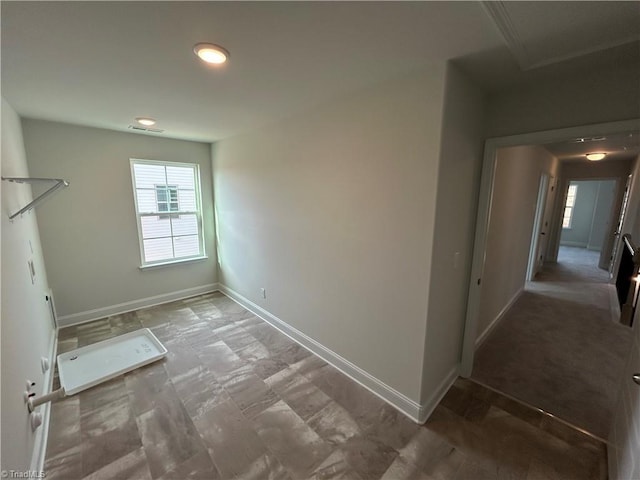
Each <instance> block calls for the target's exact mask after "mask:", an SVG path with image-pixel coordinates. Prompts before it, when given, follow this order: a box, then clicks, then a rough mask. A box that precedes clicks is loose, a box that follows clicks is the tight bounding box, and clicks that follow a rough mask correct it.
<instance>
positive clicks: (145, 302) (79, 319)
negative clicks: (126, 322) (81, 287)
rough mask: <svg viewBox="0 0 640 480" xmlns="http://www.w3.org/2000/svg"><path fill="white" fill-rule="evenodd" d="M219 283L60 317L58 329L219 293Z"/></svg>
mask: <svg viewBox="0 0 640 480" xmlns="http://www.w3.org/2000/svg"><path fill="white" fill-rule="evenodd" d="M218 290H219V288H218V284H217V283H210V284H207V285H200V286H198V287H191V288H185V289H183V290H176V291H175V292H169V293H164V294H161V295H154V296H152V297H146V298H140V299H138V300H132V301H130V302H125V303H118V304H116V305H109V306H106V307H101V308H96V309H93V310H87V311H84V312H78V313H73V314H71V315H63V316H61V317H58V327H59V328H65V327H71V326H73V325H80V324H82V323H87V322H91V321H93V320H98V319H100V318H104V317H109V316H112V315H120V314H121V313H127V312H131V311H133V310H139V309H141V308H148V307H153V306H156V305H162V304H164V303H169V302H174V301H176V300H182V299H185V298H189V297H193V296H195V295H203V294H205V293H212V292H216V291H218Z"/></svg>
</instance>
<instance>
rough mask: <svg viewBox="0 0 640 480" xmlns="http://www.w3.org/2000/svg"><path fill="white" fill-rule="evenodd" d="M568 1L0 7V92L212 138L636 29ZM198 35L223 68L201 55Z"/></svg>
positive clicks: (629, 20)
mask: <svg viewBox="0 0 640 480" xmlns="http://www.w3.org/2000/svg"><path fill="white" fill-rule="evenodd" d="M569 3H571V5H570V6H568V5H566V3H565V2H490V4H489V6H487V5H483V4H482V3H480V2H348V3H347V2H7V1H3V2H2V3H1V8H2V11H1V13H2V18H1V21H2V57H1V61H2V65H1V66H2V95H3V96H4V97H5V98H6V99H7V100H8V101H9V103H10V104H11V105H12V106H13V107H14V108H15V109H16V110H17V112H18V113H19V114H20V115H22V116H24V117H30V118H42V119H49V120H56V121H62V122H68V123H74V124H82V125H89V126H96V127H103V128H111V129H117V130H126V129H127V126H128V125H129V124H130V123H132V122H133V119H134V118H135V117H137V116H151V117H154V118H156V119H157V120H158V124H157V127H158V128H160V129H163V130H164V133H163V134H162V135H163V136H167V137H173V138H184V139H189V140H200V141H207V142H211V141H215V140H218V139H221V138H224V137H227V136H230V135H234V134H237V133H240V132H242V131H245V130H248V129H253V128H257V127H259V126H261V125H264V124H266V123H269V122H271V121H274V120H275V119H279V118H282V117H284V116H287V115H291V114H292V113H294V112H296V111H301V110H304V109H308V108H312V107H313V106H314V105H317V104H319V103H322V102H325V101H327V100H329V99H332V98H336V97H339V96H341V95H345V94H348V93H349V92H352V91H355V90H358V89H361V88H364V87H366V86H367V85H370V84H374V83H376V82H379V81H382V80H384V79H387V78H391V77H394V76H401V75H404V74H407V73H408V72H411V71H413V70H416V69H421V68H428V67H429V65H430V64H433V63H434V62H441V61H444V60H447V59H453V58H464V57H467V58H476V59H477V58H483V57H482V55H483V54H485V53H486V54H487V55H488V56H487V57H486V61H483V62H481V64H478V65H476V67H477V68H476V70H477V71H478V72H481V71H482V70H483V69H484V70H485V72H486V70H487V66H490V69H491V72H492V75H494V77H496V76H497V75H499V74H500V73H501V72H504V73H505V77H509V76H508V75H506V74H507V73H509V72H511V74H513V72H514V71H517V73H518V74H519V75H520V77H519V78H522V75H525V76H526V75H528V72H525V73H524V74H523V73H522V72H521V71H520V70H521V69H518V67H517V65H518V63H517V62H516V60H518V61H519V62H520V65H524V66H525V67H526V68H531V67H532V66H535V65H538V64H540V65H542V64H549V63H553V62H556V61H557V60H558V59H564V58H569V57H572V56H573V57H575V56H576V55H579V54H582V53H585V52H591V51H601V50H602V49H604V48H609V47H611V46H614V45H617V44H621V43H624V42H628V41H629V39H633V38H636V37H637V33H638V29H639V28H640V27H639V25H640V7H639V5H640V4H638V2H606V1H605V2H569ZM543 4H544V5H543ZM630 5H631V6H630ZM633 5H635V6H636V8H635V9H634V8H633ZM496 12H498V13H496ZM576 12H577V13H576ZM505 19H506V20H505ZM505 21H506V22H507V23H508V25H509V28H510V30H509V35H506V36H505V29H504V23H505ZM594 28H596V29H599V31H600V35H598V34H597V30H594V32H596V33H593V34H591V33H589V34H586V33H585V31H586V30H589V32H591V31H592V29H594ZM634 28H635V35H636V37H634ZM505 38H506V39H507V40H505ZM514 39H515V40H514ZM198 42H213V43H218V44H220V45H223V46H224V47H225V48H227V49H228V50H229V51H230V53H231V58H230V61H229V63H228V64H227V65H225V66H223V67H221V68H213V67H207V66H205V65H203V64H202V63H200V62H199V60H198V59H197V58H196V57H195V56H194V55H193V53H192V48H193V45H194V44H196V43H198ZM514 42H516V43H515V44H514ZM514 45H516V46H514ZM507 46H509V48H507ZM521 50H524V51H525V52H526V55H527V57H526V58H525V61H524V62H523V57H521V56H519V52H520V51H521ZM509 51H511V53H509ZM520 53H521V52H520ZM490 59H493V63H491V61H489V60H490ZM496 59H498V61H497V60H496ZM473 70H474V66H473V65H471V66H470V68H469V71H470V72H471V73H473ZM538 71H544V72H548V71H549V67H546V69H538ZM544 74H545V75H546V74H547V73H544ZM511 77H513V75H512V76H511ZM511 77H509V78H511ZM513 78H515V77H513ZM502 81H504V80H502ZM491 83H492V82H491V81H489V85H488V87H491V85H490V84H491Z"/></svg>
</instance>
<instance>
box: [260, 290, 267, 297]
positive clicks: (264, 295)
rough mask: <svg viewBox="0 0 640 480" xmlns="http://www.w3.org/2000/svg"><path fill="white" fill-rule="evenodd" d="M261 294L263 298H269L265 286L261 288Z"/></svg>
mask: <svg viewBox="0 0 640 480" xmlns="http://www.w3.org/2000/svg"><path fill="white" fill-rule="evenodd" d="M260 295H262V298H267V291H266V290H265V289H264V288H261V289H260Z"/></svg>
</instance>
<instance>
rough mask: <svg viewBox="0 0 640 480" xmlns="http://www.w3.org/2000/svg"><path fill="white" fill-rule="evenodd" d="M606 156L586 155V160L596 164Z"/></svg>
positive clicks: (603, 154)
mask: <svg viewBox="0 0 640 480" xmlns="http://www.w3.org/2000/svg"><path fill="white" fill-rule="evenodd" d="M606 155H607V154H606V153H587V160H591V161H592V162H597V161H598V160H602V159H603V158H604V157H605V156H606Z"/></svg>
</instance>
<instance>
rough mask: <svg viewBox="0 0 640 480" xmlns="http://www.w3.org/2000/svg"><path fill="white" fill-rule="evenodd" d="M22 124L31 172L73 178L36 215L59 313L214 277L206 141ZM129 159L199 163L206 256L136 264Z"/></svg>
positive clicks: (180, 287) (108, 304)
mask: <svg viewBox="0 0 640 480" xmlns="http://www.w3.org/2000/svg"><path fill="white" fill-rule="evenodd" d="M23 128H24V136H25V147H26V152H27V159H28V164H29V169H30V171H31V174H32V175H34V176H41V177H55V178H65V179H67V180H68V181H69V182H70V183H71V186H70V187H69V188H67V189H66V190H65V192H64V194H61V195H59V196H58V198H56V201H55V202H50V203H48V204H45V205H43V206H42V207H41V209H40V211H39V215H38V225H39V227H40V234H41V236H42V245H43V249H44V257H45V261H46V264H47V271H48V273H49V281H50V283H51V288H52V289H53V291H54V295H55V297H56V306H57V308H58V315H60V316H69V315H78V314H82V313H83V312H87V311H92V310H95V309H103V308H107V307H111V306H114V305H119V304H123V303H126V302H131V301H135V300H140V299H143V298H149V297H155V296H158V295H163V294H167V293H171V292H175V291H179V290H186V289H190V288H195V287H199V286H203V285H211V284H213V283H215V282H216V252H215V242H214V238H215V237H214V231H213V221H212V220H213V192H212V183H213V182H212V177H211V160H210V154H209V151H210V150H209V149H210V147H209V145H208V144H204V143H195V142H187V141H181V140H171V139H166V138H158V137H152V136H150V135H140V134H134V133H123V132H115V131H110V130H102V129H97V128H89V127H78V126H73V125H68V124H62V123H53V122H46V121H40V120H29V119H26V120H24V121H23ZM130 158H141V159H150V160H164V161H173V162H180V161H183V162H191V163H197V164H199V165H200V176H201V181H202V201H203V213H204V222H203V223H204V227H205V248H206V252H207V254H208V256H209V258H208V259H207V260H202V261H196V262H192V263H186V264H180V265H171V266H166V267H156V268H153V269H148V270H144V271H142V270H140V269H139V266H140V264H141V262H140V248H139V242H138V232H137V224H136V217H135V208H134V203H133V190H132V185H131V171H130V164H129V159H130ZM72 318H73V317H72Z"/></svg>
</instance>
